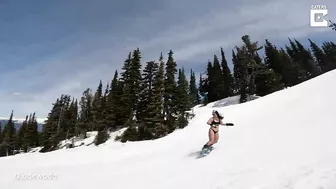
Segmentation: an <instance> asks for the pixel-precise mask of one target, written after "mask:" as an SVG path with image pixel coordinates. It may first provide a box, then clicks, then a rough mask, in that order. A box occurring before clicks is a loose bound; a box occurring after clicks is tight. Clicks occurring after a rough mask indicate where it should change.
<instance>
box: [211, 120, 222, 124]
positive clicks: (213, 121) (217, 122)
mask: <svg viewBox="0 0 336 189" xmlns="http://www.w3.org/2000/svg"><path fill="white" fill-rule="evenodd" d="M219 124H220V121H215V120H212V122H211V125H219Z"/></svg>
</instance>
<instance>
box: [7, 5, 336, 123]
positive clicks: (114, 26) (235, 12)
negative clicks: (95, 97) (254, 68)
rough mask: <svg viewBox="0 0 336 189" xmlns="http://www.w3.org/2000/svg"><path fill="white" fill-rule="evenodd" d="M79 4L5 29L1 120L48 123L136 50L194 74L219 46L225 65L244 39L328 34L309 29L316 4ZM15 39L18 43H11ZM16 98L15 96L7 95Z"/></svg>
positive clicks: (60, 7)
mask: <svg viewBox="0 0 336 189" xmlns="http://www.w3.org/2000/svg"><path fill="white" fill-rule="evenodd" d="M81 2H83V3H81V4H76V3H74V4H70V2H67V3H60V4H57V5H54V6H50V7H48V9H46V11H44V12H40V13H39V14H33V15H30V16H28V17H23V16H21V17H20V19H17V20H15V19H14V20H12V21H11V22H8V21H7V22H6V23H5V26H6V28H7V30H8V32H7V33H6V35H4V36H6V38H10V37H12V38H11V39H12V40H14V42H13V43H12V45H11V43H7V44H5V45H0V49H2V50H3V52H5V53H0V55H1V56H0V61H1V62H6V63H5V64H2V63H0V64H1V68H2V70H3V69H6V66H8V69H9V71H6V72H3V71H0V86H2V87H1V89H0V104H1V108H0V115H1V116H5V115H7V114H9V113H10V111H11V110H12V109H14V110H15V112H16V117H24V116H25V115H26V114H29V113H31V112H33V111H36V112H37V115H38V116H39V117H45V116H47V114H48V112H49V110H50V109H51V107H52V103H53V102H54V101H55V100H56V98H57V97H59V96H60V95H61V94H70V95H72V96H74V97H80V96H81V94H82V92H83V91H84V90H85V89H86V88H88V87H90V88H92V89H93V91H94V90H95V89H96V87H97V86H98V83H99V80H100V79H102V80H103V82H104V84H106V83H107V82H110V81H111V79H112V77H113V74H114V71H115V70H116V69H118V71H119V73H120V68H121V67H122V64H123V61H124V60H125V59H126V57H127V55H128V53H129V52H130V51H132V50H133V49H135V48H137V47H139V48H140V50H141V51H142V56H143V63H144V62H145V61H148V60H158V57H159V55H160V53H161V52H163V53H164V55H165V58H166V55H167V53H168V51H169V50H170V49H172V50H173V51H174V57H175V60H176V61H177V62H178V64H179V65H181V66H182V65H183V66H184V67H185V68H186V71H189V69H190V68H193V69H194V70H196V72H197V73H200V72H202V71H203V69H204V68H205V65H206V63H207V60H208V59H212V57H213V54H214V53H217V54H219V50H220V49H219V48H220V47H223V48H224V50H225V52H226V54H227V59H228V60H230V59H231V49H232V48H233V47H234V46H235V45H238V44H240V43H241V36H242V35H245V34H249V35H250V36H251V39H252V40H258V41H260V43H263V40H264V39H265V38H268V39H270V40H271V41H272V40H275V41H278V40H287V37H295V38H307V37H310V36H320V37H318V38H323V36H324V35H326V34H327V33H330V32H332V31H331V30H330V28H326V29H324V28H311V27H310V26H309V9H310V6H311V4H314V3H315V4H316V1H313V0H298V1H294V2H293V1H289V0H283V1H275V0H268V1H266V0H256V1H249V0H237V1H234V2H224V1H219V0H214V1H211V2H210V1H192V0H185V1H177V0H170V1H155V3H154V4H151V2H154V0H149V1H148V4H147V3H146V4H142V3H137V4H136V6H132V7H131V8H130V6H131V4H129V3H126V2H125V3H122V2H121V1H120V2H119V1H116V2H117V3H115V4H113V3H111V2H108V1H100V2H99V3H97V2H95V3H94V4H93V3H92V2H90V1H87V0H85V1H81ZM319 3H320V4H323V3H325V4H327V5H328V8H329V9H330V12H331V10H336V2H332V1H325V2H319ZM74 7H77V8H76V10H77V12H74V11H73V10H74V9H73V8H74ZM43 10H44V9H43ZM61 10H62V11H63V12H61ZM130 10H131V11H130ZM330 14H331V13H330ZM7 16H11V13H10V11H9V13H8V15H7ZM332 16H333V15H329V17H331V19H332ZM334 18H335V17H334ZM0 23H1V20H0ZM14 23H15V24H14ZM20 23H21V24H23V25H22V27H21V28H20V27H19V26H20ZM24 23H25V24H24ZM27 23H29V24H27ZM44 26H45V27H44ZM16 27H19V28H20V30H15V32H13V33H12V34H11V33H10V32H9V29H8V28H12V29H14V28H16ZM25 27H30V29H29V30H28V29H27V30H25V29H26V28H25ZM20 35H24V37H20V38H18V39H20V40H15V37H16V36H20ZM41 39H43V40H41ZM3 40H5V39H3ZM24 40H26V43H23V42H22V41H24ZM286 43H287V42H286ZM16 91H20V93H21V95H13V93H15V92H16Z"/></svg>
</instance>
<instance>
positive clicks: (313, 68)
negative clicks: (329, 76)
mask: <svg viewBox="0 0 336 189" xmlns="http://www.w3.org/2000/svg"><path fill="white" fill-rule="evenodd" d="M295 43H296V45H297V47H298V50H299V55H298V56H299V60H300V63H301V65H302V67H303V68H304V69H305V71H306V72H307V75H308V78H314V77H316V76H318V75H320V74H321V71H320V69H319V68H318V66H317V64H316V62H315V60H314V58H313V56H312V54H311V52H310V50H307V49H305V48H304V46H303V45H302V44H301V43H300V42H299V41H297V40H296V39H295Z"/></svg>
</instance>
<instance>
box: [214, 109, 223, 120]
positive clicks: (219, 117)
mask: <svg viewBox="0 0 336 189" xmlns="http://www.w3.org/2000/svg"><path fill="white" fill-rule="evenodd" d="M212 113H215V114H216V115H217V117H218V119H220V120H222V119H223V118H224V117H223V116H221V115H220V114H219V113H218V111H217V110H214V111H212Z"/></svg>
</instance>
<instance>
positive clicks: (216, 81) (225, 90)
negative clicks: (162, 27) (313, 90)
mask: <svg viewBox="0 0 336 189" xmlns="http://www.w3.org/2000/svg"><path fill="white" fill-rule="evenodd" d="M241 40H242V44H241V45H238V46H235V47H234V48H233V49H232V57H231V60H232V64H233V69H232V71H231V69H230V68H229V66H228V62H227V55H225V53H224V50H223V49H222V48H221V49H220V55H219V56H218V55H216V54H214V56H213V60H211V61H210V60H209V61H208V63H207V64H206V67H205V72H204V73H201V74H200V75H199V84H198V86H197V84H196V75H195V72H194V70H192V69H191V70H190V72H189V74H187V73H186V71H185V69H184V67H179V66H178V65H177V63H176V61H175V60H174V53H173V51H172V50H170V51H169V53H168V57H167V60H166V61H165V60H164V57H163V54H162V53H161V54H160V56H159V58H158V61H156V60H153V61H148V62H145V63H144V64H143V63H142V62H141V58H142V57H141V51H140V49H139V48H137V49H135V50H133V51H132V52H130V53H129V54H128V56H127V57H126V58H125V61H124V63H123V66H122V68H121V71H120V73H119V72H118V70H115V72H114V76H113V78H112V80H111V82H109V83H106V84H103V82H102V81H101V80H100V81H99V83H98V87H97V89H96V90H95V91H92V89H91V88H87V89H86V90H84V92H83V93H82V97H81V98H80V99H76V98H72V97H71V96H70V95H65V94H62V95H61V96H60V97H59V98H57V99H56V101H55V102H54V103H53V107H52V109H51V111H50V112H49V114H48V117H47V120H46V121H45V124H44V125H43V129H42V131H41V132H38V131H37V122H36V117H35V113H34V114H32V115H30V116H27V117H26V120H25V121H24V122H23V124H22V126H21V127H20V128H19V129H18V130H17V131H16V129H15V127H14V125H13V122H12V117H13V112H12V114H11V116H10V119H9V120H8V123H7V124H6V125H5V126H4V128H3V129H0V156H3V155H8V154H12V153H14V151H15V150H17V149H21V150H23V151H27V150H28V149H29V148H31V147H37V146H41V147H43V148H42V150H41V152H48V151H52V150H55V149H57V148H58V146H59V143H60V141H62V140H64V139H69V138H71V137H73V136H80V135H81V136H83V137H84V138H85V137H86V134H87V132H88V131H97V132H98V134H97V136H96V139H95V144H96V145H99V144H101V143H104V142H105V141H106V140H108V139H109V132H113V131H116V130H119V129H121V128H125V129H126V130H125V131H124V132H123V134H122V135H121V136H118V137H116V138H115V140H117V141H121V142H126V141H141V140H152V139H158V138H161V137H164V136H166V135H168V134H170V133H172V132H173V131H175V130H176V129H180V128H184V127H185V126H187V124H188V120H189V119H190V117H192V116H193V115H192V113H191V112H190V111H189V110H191V108H192V107H194V106H195V105H198V104H203V105H206V104H207V103H210V102H214V101H217V100H220V99H223V98H226V97H230V96H236V95H239V96H240V103H244V102H246V101H248V100H249V97H250V96H251V95H257V96H265V95H268V94H270V93H273V92H275V91H279V90H282V89H284V88H286V87H292V86H295V85H297V84H300V83H302V82H304V81H307V80H309V79H312V78H314V77H316V76H319V75H321V74H323V73H326V72H328V71H331V70H333V69H335V68H336V44H335V43H333V42H331V41H325V42H323V44H322V45H321V46H318V45H317V44H316V43H314V42H313V41H312V40H310V39H308V40H309V44H310V45H309V48H305V47H304V46H303V45H302V44H301V43H300V42H299V41H298V40H296V39H289V44H286V45H285V46H284V47H281V48H279V47H276V46H275V45H273V44H272V43H271V42H270V41H269V40H267V39H266V40H265V43H264V44H263V45H260V44H259V42H257V41H256V42H253V41H251V39H250V37H249V36H248V35H245V36H243V37H242V38H241ZM262 51H263V52H264V56H261V55H260V54H261V52H262ZM0 128H1V126H0Z"/></svg>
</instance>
